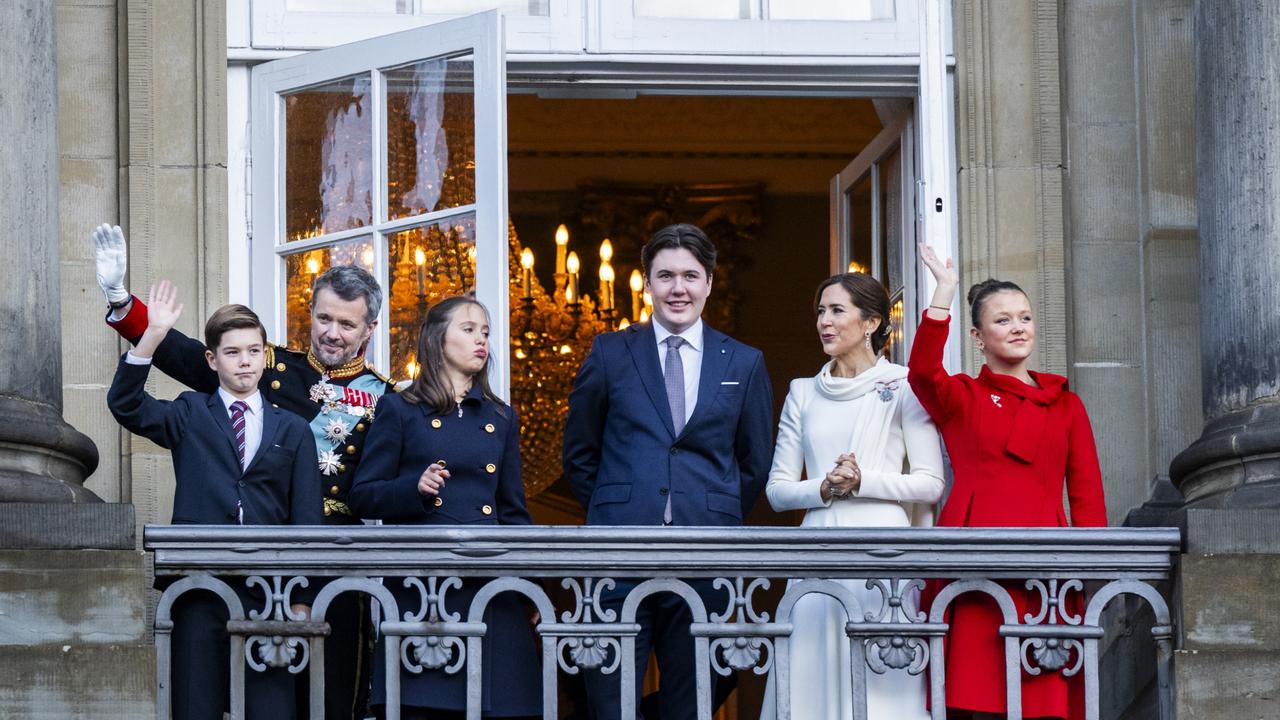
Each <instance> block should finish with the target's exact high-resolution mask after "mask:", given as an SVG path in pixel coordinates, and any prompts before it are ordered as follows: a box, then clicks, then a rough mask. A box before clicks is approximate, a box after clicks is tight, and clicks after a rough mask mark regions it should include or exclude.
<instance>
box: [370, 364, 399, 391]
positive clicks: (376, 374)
mask: <svg viewBox="0 0 1280 720" xmlns="http://www.w3.org/2000/svg"><path fill="white" fill-rule="evenodd" d="M364 367H365V369H366V370H368V371H369V372H371V373H373V376H374V377H376V378H378V379H379V380H381V381H382V382H384V383H386V384H387V387H388V388H390V389H391V391H392V392H395V387H396V384H395V383H394V382H393V381H392V380H391V378H389V377H387V376H386V375H383V374H382V373H380V372H378V369H377V368H375V367H374V366H372V365H370V364H368V363H365V365H364Z"/></svg>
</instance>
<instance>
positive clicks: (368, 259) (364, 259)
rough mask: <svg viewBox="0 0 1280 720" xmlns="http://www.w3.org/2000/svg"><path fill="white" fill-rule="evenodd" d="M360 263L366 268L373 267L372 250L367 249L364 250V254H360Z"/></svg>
mask: <svg viewBox="0 0 1280 720" xmlns="http://www.w3.org/2000/svg"><path fill="white" fill-rule="evenodd" d="M360 262H361V263H362V264H363V265H364V266H365V267H366V268H372V267H373V248H371V247H367V248H365V249H364V252H362V253H360Z"/></svg>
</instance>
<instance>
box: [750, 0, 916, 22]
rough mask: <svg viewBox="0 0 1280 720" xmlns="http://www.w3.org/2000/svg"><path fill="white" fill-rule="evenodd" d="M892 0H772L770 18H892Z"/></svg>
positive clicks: (858, 19)
mask: <svg viewBox="0 0 1280 720" xmlns="http://www.w3.org/2000/svg"><path fill="white" fill-rule="evenodd" d="M893 2H894V0H774V2H771V3H769V19H770V20H846V21H867V20H892V19H893Z"/></svg>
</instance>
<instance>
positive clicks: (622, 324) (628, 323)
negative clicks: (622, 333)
mask: <svg viewBox="0 0 1280 720" xmlns="http://www.w3.org/2000/svg"><path fill="white" fill-rule="evenodd" d="M629 327H631V321H630V320H628V319H626V318H622V322H620V323H618V329H619V330H626V329H627V328H629Z"/></svg>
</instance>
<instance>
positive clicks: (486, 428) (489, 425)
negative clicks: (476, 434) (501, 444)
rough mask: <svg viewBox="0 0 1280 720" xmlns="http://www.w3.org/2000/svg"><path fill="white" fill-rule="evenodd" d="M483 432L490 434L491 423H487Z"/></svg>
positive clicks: (491, 430) (491, 429)
mask: <svg viewBox="0 0 1280 720" xmlns="http://www.w3.org/2000/svg"><path fill="white" fill-rule="evenodd" d="M484 431H485V432H487V433H491V432H493V423H488V424H487V425H485V426H484Z"/></svg>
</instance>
